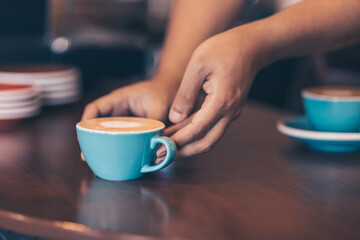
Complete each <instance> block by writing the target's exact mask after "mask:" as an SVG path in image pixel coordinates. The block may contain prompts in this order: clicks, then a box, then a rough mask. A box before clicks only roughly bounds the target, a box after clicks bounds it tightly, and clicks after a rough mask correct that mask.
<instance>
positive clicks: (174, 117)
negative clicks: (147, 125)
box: [169, 111, 184, 123]
mask: <svg viewBox="0 0 360 240" xmlns="http://www.w3.org/2000/svg"><path fill="white" fill-rule="evenodd" d="M169 118H170V121H172V122H173V123H178V122H181V121H182V120H183V119H184V114H182V113H179V112H176V111H171V113H170V116H169Z"/></svg>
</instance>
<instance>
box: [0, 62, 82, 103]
mask: <svg viewBox="0 0 360 240" xmlns="http://www.w3.org/2000/svg"><path fill="white" fill-rule="evenodd" d="M0 83H6V84H30V85H33V86H35V87H36V89H37V90H38V91H39V93H40V97H41V99H42V102H43V104H44V105H61V104H67V103H72V102H75V101H77V100H79V99H80V97H81V80H80V73H79V71H78V69H77V68H75V67H73V66H69V65H61V64H28V65H12V66H1V67H0Z"/></svg>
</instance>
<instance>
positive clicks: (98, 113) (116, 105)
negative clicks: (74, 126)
mask: <svg viewBox="0 0 360 240" xmlns="http://www.w3.org/2000/svg"><path fill="white" fill-rule="evenodd" d="M128 111H129V108H128V104H127V101H125V99H124V98H121V96H118V95H115V94H108V95H105V96H103V97H101V98H99V99H97V100H95V101H93V102H92V103H89V104H88V105H87V106H86V107H85V110H84V113H83V115H82V118H81V120H82V121H83V120H86V119H90V118H96V117H104V116H109V115H117V116H118V115H126V114H127V113H128Z"/></svg>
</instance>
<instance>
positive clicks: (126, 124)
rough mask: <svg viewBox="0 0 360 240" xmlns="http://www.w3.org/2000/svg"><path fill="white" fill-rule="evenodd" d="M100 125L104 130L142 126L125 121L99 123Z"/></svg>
mask: <svg viewBox="0 0 360 240" xmlns="http://www.w3.org/2000/svg"><path fill="white" fill-rule="evenodd" d="M100 125H101V126H103V127H105V128H135V127H140V126H143V124H142V123H138V122H125V121H105V122H101V123H100Z"/></svg>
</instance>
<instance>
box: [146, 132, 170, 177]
mask: <svg viewBox="0 0 360 240" xmlns="http://www.w3.org/2000/svg"><path fill="white" fill-rule="evenodd" d="M158 143H161V144H164V145H165V147H166V157H165V159H164V161H163V162H162V163H160V164H156V165H145V166H143V168H142V169H141V173H148V172H155V171H158V170H160V169H163V168H164V167H166V166H167V165H169V164H170V163H171V162H172V161H173V160H174V158H175V155H176V145H175V143H174V141H173V140H171V139H170V138H168V137H164V136H155V137H153V138H152V139H151V143H150V147H151V149H154V148H155V147H156V145H157V144H158Z"/></svg>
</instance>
